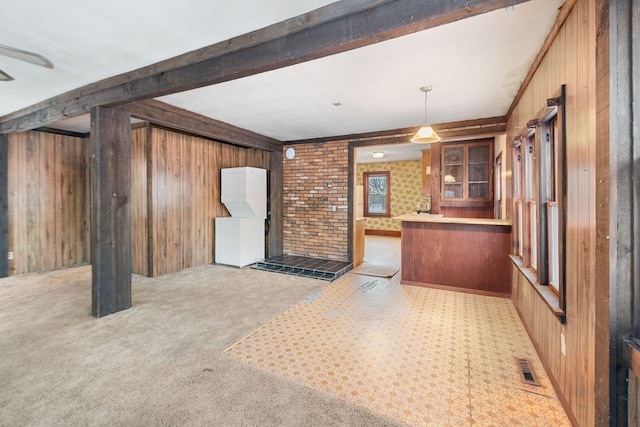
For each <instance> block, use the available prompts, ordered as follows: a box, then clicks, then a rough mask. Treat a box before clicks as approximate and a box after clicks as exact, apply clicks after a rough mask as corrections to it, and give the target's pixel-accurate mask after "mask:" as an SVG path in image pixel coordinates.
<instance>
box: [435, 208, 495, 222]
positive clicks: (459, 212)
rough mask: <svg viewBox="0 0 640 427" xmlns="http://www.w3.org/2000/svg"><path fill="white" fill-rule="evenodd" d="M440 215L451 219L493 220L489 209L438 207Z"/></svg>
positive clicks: (491, 209)
mask: <svg viewBox="0 0 640 427" xmlns="http://www.w3.org/2000/svg"><path fill="white" fill-rule="evenodd" d="M440 213H441V214H442V215H443V216H446V217H451V218H488V219H491V218H493V208H491V207H485V208H482V207H469V208H466V207H458V206H440Z"/></svg>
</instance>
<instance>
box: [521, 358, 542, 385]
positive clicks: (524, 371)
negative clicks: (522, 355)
mask: <svg viewBox="0 0 640 427" xmlns="http://www.w3.org/2000/svg"><path fill="white" fill-rule="evenodd" d="M516 361H517V362H518V372H520V378H521V379H522V382H523V383H525V384H530V385H537V386H540V383H539V382H538V378H537V377H536V374H535V373H534V372H533V368H531V364H530V363H529V361H528V360H527V359H516Z"/></svg>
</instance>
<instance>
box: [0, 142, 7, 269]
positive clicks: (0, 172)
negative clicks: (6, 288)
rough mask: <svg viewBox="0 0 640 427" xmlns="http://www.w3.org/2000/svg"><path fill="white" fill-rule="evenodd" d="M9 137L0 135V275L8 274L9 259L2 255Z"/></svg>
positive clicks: (5, 225)
mask: <svg viewBox="0 0 640 427" xmlns="http://www.w3.org/2000/svg"><path fill="white" fill-rule="evenodd" d="M8 156H9V139H8V138H7V136H6V135H0V277H7V276H8V275H9V260H8V259H7V257H6V256H5V255H4V254H6V253H7V252H8V251H9V206H8V205H9V202H8V199H9V181H8V174H7V170H8V162H9V158H8Z"/></svg>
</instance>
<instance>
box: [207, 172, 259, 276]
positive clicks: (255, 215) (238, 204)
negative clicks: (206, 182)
mask: <svg viewBox="0 0 640 427" xmlns="http://www.w3.org/2000/svg"><path fill="white" fill-rule="evenodd" d="M220 193H221V194H220V197H221V200H222V203H224V205H225V206H226V208H227V210H228V211H229V213H230V214H231V216H230V217H221V218H216V229H215V253H216V257H215V261H216V263H217V264H227V265H233V266H236V267H244V266H246V265H249V264H253V263H254V262H256V261H259V260H262V259H264V223H265V219H266V218H267V171H266V170H265V169H259V168H252V167H242V168H229V169H222V170H221V176H220Z"/></svg>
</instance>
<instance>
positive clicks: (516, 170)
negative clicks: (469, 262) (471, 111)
mask: <svg viewBox="0 0 640 427" xmlns="http://www.w3.org/2000/svg"><path fill="white" fill-rule="evenodd" d="M520 144H521V138H520V137H518V138H516V140H515V141H514V142H513V175H512V176H513V180H512V183H513V212H514V214H513V235H514V237H515V239H514V240H515V241H514V253H515V254H516V255H517V256H519V257H522V256H523V255H524V236H523V233H524V228H523V227H522V196H521V194H520V193H521V192H522V189H521V184H520V183H521V181H522V150H521V149H520Z"/></svg>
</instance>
